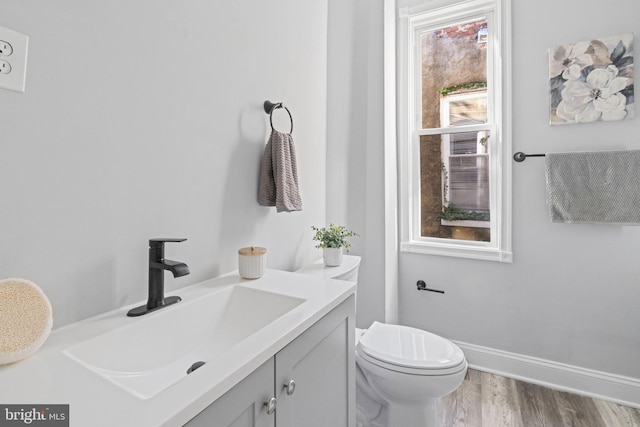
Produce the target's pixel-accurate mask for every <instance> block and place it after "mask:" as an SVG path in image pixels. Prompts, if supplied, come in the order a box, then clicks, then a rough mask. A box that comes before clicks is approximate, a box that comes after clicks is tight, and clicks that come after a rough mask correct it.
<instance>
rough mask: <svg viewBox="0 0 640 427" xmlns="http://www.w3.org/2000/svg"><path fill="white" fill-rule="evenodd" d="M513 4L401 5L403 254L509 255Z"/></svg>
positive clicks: (504, 0)
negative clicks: (511, 22) (510, 27)
mask: <svg viewBox="0 0 640 427" xmlns="http://www.w3.org/2000/svg"><path fill="white" fill-rule="evenodd" d="M509 2H510V0H470V1H463V2H460V1H458V2H452V1H448V2H442V1H441V2H440V3H438V4H435V5H433V6H430V7H429V8H428V9H425V8H424V7H422V8H421V9H420V10H416V9H403V10H401V17H402V20H401V25H400V32H399V36H400V53H401V54H400V55H399V57H398V58H399V64H398V75H399V78H398V80H399V97H398V100H399V105H400V106H401V107H400V108H399V114H398V117H399V121H398V123H399V132H398V133H399V139H398V144H399V150H398V151H399V155H400V167H399V183H400V215H401V216H400V226H401V230H400V231H401V250H402V251H406V252H418V253H428V254H439V255H451V256H459V257H467V258H476V259H487V260H495V261H503V262H510V261H511V230H510V229H511V207H510V202H511V197H510V182H509V180H510V175H511V174H510V171H511V164H510V162H509V159H510V155H509V153H510V151H511V150H510V112H509V108H508V107H509V106H510V98H509V97H510V91H509V89H510V67H509V56H508V53H509V49H508V46H509V43H508V40H509V37H508V34H509V31H508V30H509V22H508V19H506V18H505V17H506V16H509V14H508V13H505V11H508V9H509V7H510V3H509ZM425 3H426V2H425ZM429 4H432V3H429Z"/></svg>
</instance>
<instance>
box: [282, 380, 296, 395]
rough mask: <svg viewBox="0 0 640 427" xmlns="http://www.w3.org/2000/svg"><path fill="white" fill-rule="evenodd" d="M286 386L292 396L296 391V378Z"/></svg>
mask: <svg viewBox="0 0 640 427" xmlns="http://www.w3.org/2000/svg"><path fill="white" fill-rule="evenodd" d="M284 388H285V389H286V390H287V394H288V395H289V396H291V395H292V394H293V392H294V391H296V382H295V381H294V380H291V381H289V382H288V383H285V384H284Z"/></svg>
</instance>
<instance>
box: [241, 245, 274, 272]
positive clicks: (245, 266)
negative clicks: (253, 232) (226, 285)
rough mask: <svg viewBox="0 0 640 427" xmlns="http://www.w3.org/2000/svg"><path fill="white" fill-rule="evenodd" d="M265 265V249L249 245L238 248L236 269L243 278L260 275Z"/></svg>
mask: <svg viewBox="0 0 640 427" xmlns="http://www.w3.org/2000/svg"><path fill="white" fill-rule="evenodd" d="M266 266H267V250H266V249H265V248H260V247H258V246H250V247H248V248H242V249H239V250H238V271H239V272H240V277H242V278H243V279H257V278H259V277H262V275H263V274H264V269H265V268H266Z"/></svg>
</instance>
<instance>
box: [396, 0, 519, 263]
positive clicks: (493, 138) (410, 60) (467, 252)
mask: <svg viewBox="0 0 640 427" xmlns="http://www.w3.org/2000/svg"><path fill="white" fill-rule="evenodd" d="M399 12H400V20H399V25H398V33H397V34H398V37H399V40H398V41H399V43H398V55H397V61H398V62H397V71H398V75H397V85H398V86H397V90H398V94H397V96H398V115H397V117H398V156H399V159H398V160H399V162H398V166H399V168H398V184H399V226H400V227H399V228H400V251H401V252H412V253H420V254H433V255H445V256H454V257H462V258H471V259H480V260H489V261H499V262H512V260H513V254H512V252H511V162H510V159H511V156H510V153H511V24H510V16H511V0H462V1H460V0H457V1H456V0H439V1H429V2H427V1H425V3H424V5H422V6H417V7H412V8H404V9H400V11H399ZM478 14H484V16H486V17H487V19H488V21H489V22H488V23H489V25H488V26H489V33H488V38H489V40H490V41H491V43H489V44H488V51H487V95H488V102H487V109H488V111H487V114H488V116H487V117H488V121H489V123H488V125H484V124H483V125H470V126H460V127H456V128H447V129H442V128H439V129H421V126H422V117H421V114H420V113H421V108H420V107H419V106H420V105H421V104H420V103H421V100H420V97H421V93H422V90H421V88H420V78H419V76H420V75H421V70H420V64H419V61H417V60H416V58H415V56H416V55H417V49H418V48H419V47H416V46H419V41H417V40H415V35H416V33H417V32H418V31H424V30H428V29H429V28H433V29H434V30H435V29H438V28H441V27H442V26H443V25H447V24H449V23H450V22H451V21H452V20H464V19H467V18H470V17H474V16H477V15H478ZM414 64H415V65H414ZM472 131H488V132H489V134H490V138H489V140H488V143H489V144H490V147H489V152H490V153H491V156H490V183H491V184H490V185H491V196H490V197H491V221H490V229H491V242H476V241H466V240H455V239H442V238H434V237H423V236H421V235H420V151H419V144H420V136H422V135H434V134H442V133H443V132H445V133H449V132H450V133H456V132H472Z"/></svg>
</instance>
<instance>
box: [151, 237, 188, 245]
mask: <svg viewBox="0 0 640 427" xmlns="http://www.w3.org/2000/svg"><path fill="white" fill-rule="evenodd" d="M185 240H187V239H185V238H177V239H176V238H165V237H156V238H155V239H149V246H151V245H152V244H155V243H160V244H162V243H180V242H184V241H185Z"/></svg>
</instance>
